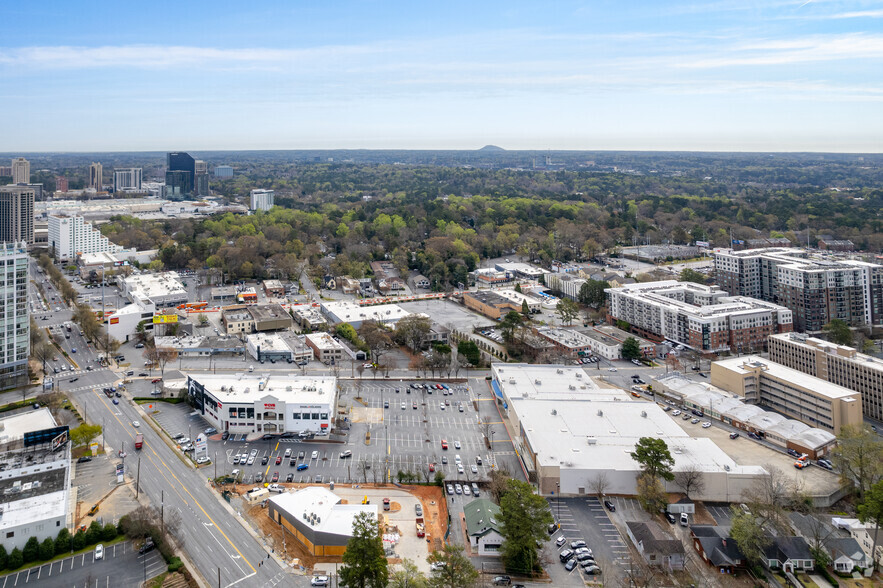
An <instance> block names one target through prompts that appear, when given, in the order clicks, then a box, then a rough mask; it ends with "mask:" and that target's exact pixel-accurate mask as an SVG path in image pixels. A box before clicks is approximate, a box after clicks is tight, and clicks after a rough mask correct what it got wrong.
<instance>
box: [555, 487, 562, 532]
mask: <svg viewBox="0 0 883 588" xmlns="http://www.w3.org/2000/svg"><path fill="white" fill-rule="evenodd" d="M555 490H557V491H558V500H557V501H555V506H556V510H557V511H558V516H557V519H558V528H559V529H560V528H561V482H555Z"/></svg>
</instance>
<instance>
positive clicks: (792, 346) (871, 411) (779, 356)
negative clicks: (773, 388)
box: [769, 333, 883, 420]
mask: <svg viewBox="0 0 883 588" xmlns="http://www.w3.org/2000/svg"><path fill="white" fill-rule="evenodd" d="M769 350H770V359H771V360H772V361H775V362H778V363H781V364H782V365H785V366H788V367H789V368H791V369H794V370H798V371H800V372H803V373H805V374H809V375H810V376H815V377H816V378H819V379H822V380H825V381H827V382H831V383H832V384H837V385H838V386H843V387H844V388H849V389H850V390H855V391H856V392H858V393H859V394H861V399H862V411H863V412H864V414H865V415H867V416H869V417H871V418H873V419H878V420H883V360H880V359H877V358H876V357H871V356H870V355H865V354H864V353H859V352H857V351H856V350H855V349H853V348H852V347H846V346H843V345H836V344H834V343H831V342H830V341H824V340H822V339H817V338H815V337H808V336H806V335H804V334H801V333H787V334H782V335H773V336H772V337H770V339H769Z"/></svg>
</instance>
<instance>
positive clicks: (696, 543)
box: [690, 525, 747, 574]
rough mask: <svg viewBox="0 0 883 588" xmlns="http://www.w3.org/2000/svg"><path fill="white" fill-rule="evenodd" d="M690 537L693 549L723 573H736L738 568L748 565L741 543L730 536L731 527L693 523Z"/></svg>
mask: <svg viewBox="0 0 883 588" xmlns="http://www.w3.org/2000/svg"><path fill="white" fill-rule="evenodd" d="M690 538H691V539H692V540H693V549H695V550H696V553H698V554H699V556H700V557H701V558H702V560H703V561H705V563H707V564H711V565H713V566H714V567H716V568H717V569H718V570H720V572H721V573H723V574H732V573H735V571H736V569H737V568H743V567H745V566H746V565H747V560H746V559H745V556H744V555H743V554H742V550H740V549H739V545H738V544H737V543H736V541H735V540H733V539H732V538H731V537H730V527H715V526H713V525H692V526H691V527H690Z"/></svg>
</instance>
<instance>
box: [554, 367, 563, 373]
mask: <svg viewBox="0 0 883 588" xmlns="http://www.w3.org/2000/svg"><path fill="white" fill-rule="evenodd" d="M555 373H558V374H563V373H564V370H562V369H560V368H559V369H557V370H555Z"/></svg>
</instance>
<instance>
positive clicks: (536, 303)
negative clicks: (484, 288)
mask: <svg viewBox="0 0 883 588" xmlns="http://www.w3.org/2000/svg"><path fill="white" fill-rule="evenodd" d="M495 292H496V293H497V294H499V295H500V296H502V297H503V298H506V299H508V300H511V301H512V302H514V303H515V305H516V306H517V307H518V310H519V312H520V311H522V310H523V309H524V305H525V304H527V310H528V312H531V313H534V314H535V313H538V312H540V310H541V309H542V306H543V301H542V300H540V299H538V298H534V297H533V296H527V295H526V294H522V293H521V292H518V291H517V290H511V289H509V288H503V289H502V290H495Z"/></svg>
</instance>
